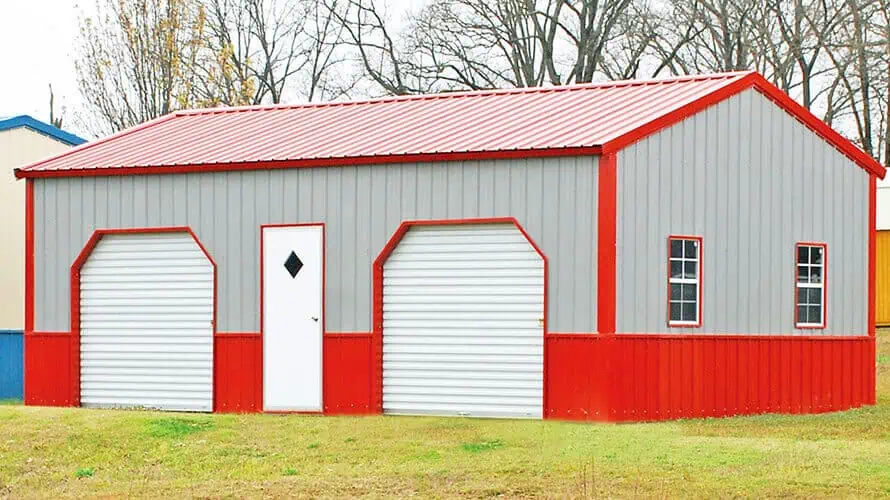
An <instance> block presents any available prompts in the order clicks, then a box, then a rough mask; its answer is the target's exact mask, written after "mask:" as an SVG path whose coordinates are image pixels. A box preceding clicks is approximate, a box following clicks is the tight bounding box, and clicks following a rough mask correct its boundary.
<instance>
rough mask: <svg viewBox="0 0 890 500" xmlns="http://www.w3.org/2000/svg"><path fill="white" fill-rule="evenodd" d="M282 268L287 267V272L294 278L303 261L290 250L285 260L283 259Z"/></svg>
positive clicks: (301, 267)
mask: <svg viewBox="0 0 890 500" xmlns="http://www.w3.org/2000/svg"><path fill="white" fill-rule="evenodd" d="M284 268H285V269H287V272H288V273H289V274H290V277H291V278H296V277H297V273H298V272H300V269H303V261H302V260H300V258H299V257H297V254H296V253H295V252H293V251H291V253H290V255H289V256H288V257H287V260H286V261H284Z"/></svg>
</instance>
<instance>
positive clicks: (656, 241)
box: [617, 90, 868, 335]
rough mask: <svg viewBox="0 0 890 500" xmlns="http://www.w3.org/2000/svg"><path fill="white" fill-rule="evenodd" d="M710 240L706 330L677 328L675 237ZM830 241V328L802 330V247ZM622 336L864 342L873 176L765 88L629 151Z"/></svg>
mask: <svg viewBox="0 0 890 500" xmlns="http://www.w3.org/2000/svg"><path fill="white" fill-rule="evenodd" d="M672 234H674V235H677V234H679V235H698V236H702V237H703V238H704V241H703V254H704V255H703V257H704V263H703V265H704V274H703V279H704V284H703V293H704V308H703V324H702V326H701V327H700V328H694V329H682V328H668V327H667V312H666V309H667V298H666V294H667V276H666V272H667V270H666V267H667V262H666V259H667V238H668V236H669V235H672ZM799 241H816V242H825V243H827V244H828V260H827V271H826V272H827V327H826V328H825V329H824V330H796V329H795V328H794V303H793V302H794V279H795V278H794V276H795V275H794V263H795V261H794V259H795V243H797V242H799ZM617 244H618V257H617V265H618V276H617V281H618V298H617V302H618V304H617V308H618V310H617V328H618V331H619V332H627V333H681V332H683V333H743V334H761V333H762V334H806V335H814V334H815V335H818V334H823V333H824V334H835V335H864V334H866V331H867V327H866V323H867V300H866V293H867V282H868V281H867V279H868V175H867V173H866V172H864V171H863V170H862V169H860V168H859V167H857V166H856V165H855V164H854V163H853V162H851V161H850V160H849V159H848V158H846V157H845V156H844V155H842V154H841V153H840V152H838V151H837V150H835V149H834V148H833V147H832V146H830V145H829V144H828V143H826V142H824V141H823V140H822V139H820V138H819V137H818V136H817V135H815V134H814V133H812V132H811V131H810V130H809V129H807V128H806V127H805V126H804V125H802V124H801V123H800V122H798V121H797V120H795V119H794V118H793V117H791V116H790V115H788V114H787V113H785V112H784V111H783V110H782V109H781V108H779V107H778V106H776V105H775V104H773V103H772V101H770V100H768V99H767V98H765V97H763V96H762V95H761V94H760V93H758V92H757V91H755V90H748V91H745V92H743V93H741V94H739V95H736V96H734V97H732V98H730V99H728V100H726V101H723V102H721V103H719V104H717V105H716V106H712V107H710V108H708V109H707V110H705V111H704V112H701V113H699V114H697V115H695V116H692V117H690V118H688V119H686V120H684V121H683V122H681V123H679V124H677V125H674V126H672V127H669V128H667V129H665V130H663V131H661V132H659V133H658V134H655V135H653V136H650V137H648V138H646V139H644V140H642V141H639V142H637V143H636V144H634V145H632V146H630V147H628V148H626V149H625V150H623V151H621V152H620V153H619V155H618V241H617Z"/></svg>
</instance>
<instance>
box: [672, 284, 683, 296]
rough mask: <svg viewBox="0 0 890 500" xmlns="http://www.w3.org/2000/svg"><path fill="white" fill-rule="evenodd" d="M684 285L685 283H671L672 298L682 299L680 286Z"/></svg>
mask: <svg viewBox="0 0 890 500" xmlns="http://www.w3.org/2000/svg"><path fill="white" fill-rule="evenodd" d="M682 286H683V285H678V284H676V283H671V300H680V287H682Z"/></svg>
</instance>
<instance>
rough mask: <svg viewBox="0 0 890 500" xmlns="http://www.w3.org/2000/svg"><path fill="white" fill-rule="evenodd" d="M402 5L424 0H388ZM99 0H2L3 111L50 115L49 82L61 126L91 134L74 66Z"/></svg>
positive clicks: (0, 65) (0, 87)
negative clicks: (82, 31) (80, 116)
mask: <svg viewBox="0 0 890 500" xmlns="http://www.w3.org/2000/svg"><path fill="white" fill-rule="evenodd" d="M388 3H389V4H390V5H391V6H392V7H393V8H395V9H396V12H391V13H390V14H396V15H395V16H392V18H393V19H398V18H399V17H400V13H398V11H399V10H402V9H405V8H406V7H408V6H415V7H416V6H417V5H419V4H422V3H423V0H389V2H388ZM85 9H86V10H88V12H90V13H92V12H95V0H0V116H11V115H19V114H28V115H31V116H33V117H34V118H37V119H38V120H42V121H49V84H50V83H52V86H53V93H54V94H55V107H56V113H59V112H62V108H65V109H64V112H63V113H62V116H63V118H64V123H63V128H65V129H66V130H68V131H69V132H73V133H75V134H79V135H81V136H83V137H84V138H87V139H92V138H93V137H91V136H90V135H89V134H88V133H87V132H86V131H85V130H82V129H81V128H80V127H79V126H78V125H79V124H78V120H76V119H75V113H83V112H84V109H83V100H82V99H81V97H80V92H79V91H78V89H77V79H76V75H75V70H74V55H75V47H74V44H75V41H76V38H77V30H78V27H77V20H78V16H79V15H80V13H81V12H83V11H84V10H85Z"/></svg>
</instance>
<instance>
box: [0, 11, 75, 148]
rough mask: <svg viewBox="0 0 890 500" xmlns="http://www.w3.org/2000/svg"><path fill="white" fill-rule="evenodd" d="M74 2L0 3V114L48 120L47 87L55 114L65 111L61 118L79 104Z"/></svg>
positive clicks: (66, 116)
mask: <svg viewBox="0 0 890 500" xmlns="http://www.w3.org/2000/svg"><path fill="white" fill-rule="evenodd" d="M78 4H79V2H76V1H74V0H0V47H2V49H0V75H2V77H0V116H9V115H18V114H29V115H32V116H34V117H35V118H37V119H40V120H43V121H47V120H49V87H48V86H49V84H50V83H52V85H53V92H54V93H55V95H56V109H57V111H58V110H60V109H61V107H62V106H65V107H67V108H69V113H65V118H66V119H67V118H70V117H69V116H68V115H69V114H70V109H71V108H74V107H77V106H79V104H80V96H79V94H78V92H77V83H76V81H75V76H74V63H73V60H72V56H73V54H74V48H73V44H74V38H75V35H76V33H77V16H78V12H79V10H80V7H78ZM90 5H91V4H90ZM69 121H73V120H69ZM66 128H67V127H66ZM73 132H78V131H77V130H73Z"/></svg>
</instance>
